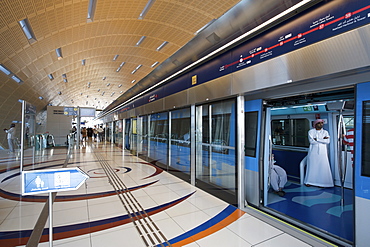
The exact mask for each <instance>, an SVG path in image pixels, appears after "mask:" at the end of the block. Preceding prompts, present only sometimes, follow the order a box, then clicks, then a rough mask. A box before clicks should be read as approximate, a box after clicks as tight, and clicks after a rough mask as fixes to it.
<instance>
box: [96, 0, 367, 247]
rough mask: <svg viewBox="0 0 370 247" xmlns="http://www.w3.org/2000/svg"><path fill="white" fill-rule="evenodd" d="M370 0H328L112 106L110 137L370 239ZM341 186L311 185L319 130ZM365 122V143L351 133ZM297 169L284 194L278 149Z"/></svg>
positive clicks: (264, 206) (189, 177)
mask: <svg viewBox="0 0 370 247" xmlns="http://www.w3.org/2000/svg"><path fill="white" fill-rule="evenodd" d="M369 23H370V5H369V2H368V1H359V0H358V1H357V0H355V1H348V0H333V1H322V2H320V3H318V4H317V5H314V6H312V7H311V8H310V9H308V10H306V11H304V12H302V13H299V14H297V15H295V16H294V17H291V18H289V19H288V20H285V21H284V22H282V23H280V24H278V25H276V26H273V27H271V28H269V29H267V30H265V31H264V32H262V33H259V34H258V35H255V36H254V37H252V38H250V39H248V40H245V41H243V42H241V43H240V44H238V45H237V46H233V47H231V48H229V49H226V48H225V49H224V50H222V51H221V52H220V53H218V54H216V55H214V56H213V57H210V58H209V59H207V60H205V61H204V62H203V63H201V64H197V65H195V66H194V67H190V68H189V69H187V70H185V71H183V72H181V73H179V74H177V75H176V76H173V77H171V78H170V79H168V81H166V83H161V84H160V85H159V86H158V87H156V88H154V89H153V90H152V91H150V92H148V93H146V94H143V95H141V96H140V97H137V98H135V99H133V100H132V101H129V102H128V103H124V104H122V105H120V106H119V107H118V108H115V109H114V110H112V111H107V112H105V113H103V114H102V116H101V118H102V119H103V121H104V123H105V128H106V130H107V131H106V133H107V140H108V141H111V142H112V143H115V144H116V145H119V146H122V148H123V149H127V150H130V151H131V152H132V153H133V154H135V155H138V156H139V157H142V158H143V159H145V160H147V161H148V162H151V163H152V164H154V165H156V166H158V167H160V168H162V169H164V170H166V171H168V172H170V173H172V174H174V175H176V176H178V177H180V178H181V179H184V180H186V181H188V182H189V183H191V184H193V185H195V186H197V187H199V188H202V189H204V190H206V191H208V192H209V193H211V194H213V195H215V196H217V197H219V198H221V199H223V200H225V201H227V202H229V203H230V204H234V205H236V206H237V207H239V208H241V209H244V208H245V207H246V206H251V207H253V208H256V209H258V210H261V211H263V212H265V213H268V214H271V215H273V216H275V217H276V218H279V219H281V220H283V221H285V222H288V223H290V224H291V225H294V226H297V227H299V228H301V229H304V230H306V231H308V232H311V233H314V234H315V235H317V236H319V237H321V238H323V239H326V240H328V241H329V242H332V243H335V244H338V245H342V246H352V245H354V246H366V245H367V243H368V242H369V241H370V234H368V226H369V222H370V215H369V214H368V209H369V208H370V153H369V152H368V150H369V148H368V146H369V145H370V133H369V131H370V66H369V64H370V42H369V40H370V24H369ZM319 118H320V119H323V120H324V129H326V130H327V131H328V132H329V133H330V144H329V145H328V157H329V162H330V166H331V167H330V168H331V172H332V175H333V179H334V184H335V186H334V187H331V188H319V187H315V186H311V187H306V186H305V185H304V184H303V179H304V176H305V173H306V166H307V164H306V162H305V157H306V155H307V152H308V147H309V142H308V137H307V132H308V131H309V130H310V128H312V123H313V121H314V120H315V119H319ZM351 129H354V133H355V134H354V151H351V150H350V149H349V147H348V145H347V144H346V143H345V142H343V137H344V136H345V134H346V132H347V131H348V130H351ZM272 154H273V155H274V158H275V161H276V163H277V164H278V165H279V166H281V167H282V168H283V169H284V170H285V171H286V173H287V176H288V182H287V184H286V185H285V188H284V191H285V192H286V194H285V195H284V196H283V197H281V196H278V195H276V194H275V193H273V191H272V190H271V185H270V166H271V157H272Z"/></svg>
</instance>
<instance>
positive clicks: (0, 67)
mask: <svg viewBox="0 0 370 247" xmlns="http://www.w3.org/2000/svg"><path fill="white" fill-rule="evenodd" d="M0 70H1V71H2V72H3V73H5V74H6V75H10V74H11V73H12V72H10V70H8V69H7V68H6V67H5V66H4V65H2V64H0Z"/></svg>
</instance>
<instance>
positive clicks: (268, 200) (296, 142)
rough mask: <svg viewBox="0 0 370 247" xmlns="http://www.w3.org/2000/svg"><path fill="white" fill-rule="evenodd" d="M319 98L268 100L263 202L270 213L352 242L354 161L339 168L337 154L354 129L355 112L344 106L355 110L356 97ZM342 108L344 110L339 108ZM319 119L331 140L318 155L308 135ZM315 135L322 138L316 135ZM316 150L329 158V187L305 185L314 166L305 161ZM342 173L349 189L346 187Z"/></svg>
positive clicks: (346, 241) (349, 154) (315, 230)
mask: <svg viewBox="0 0 370 247" xmlns="http://www.w3.org/2000/svg"><path fill="white" fill-rule="evenodd" d="M352 92H353V90H352ZM343 97H347V98H343ZM313 98H315V97H313ZM320 99H321V98H320V97H319V96H317V101H311V102H309V103H307V99H305V98H303V97H302V98H299V97H297V98H295V99H294V100H291V99H289V98H284V99H280V100H273V101H271V102H269V101H267V104H266V105H269V107H266V121H265V138H264V139H265V142H264V143H265V152H264V156H263V157H264V162H263V167H264V188H263V196H262V198H261V199H262V200H263V206H264V207H265V209H267V211H269V212H271V213H273V214H277V215H279V216H280V217H281V218H283V219H285V220H287V221H290V222H293V223H294V224H297V225H299V226H300V227H302V228H305V229H308V230H310V231H312V232H314V233H315V234H318V235H321V236H323V237H325V238H327V239H331V240H333V241H336V242H345V243H353V240H354V239H353V233H354V230H353V227H354V225H353V188H352V179H351V176H349V175H348V174H350V173H351V172H352V171H351V168H352V165H351V163H350V164H346V162H347V160H348V162H351V158H348V159H346V161H344V160H343V163H341V162H340V158H339V157H341V155H338V154H339V153H341V154H342V153H343V152H347V149H346V148H344V146H345V145H347V144H346V143H344V141H343V140H342V136H343V135H344V134H345V130H348V131H349V130H351V129H352V128H353V123H354V111H353V108H351V107H348V109H347V108H344V107H343V106H344V105H348V106H350V105H352V106H353V93H352V95H351V97H349V98H348V94H346V95H340V94H338V95H335V96H333V97H332V98H331V100H330V101H328V100H326V101H325V100H323V101H321V100H320ZM322 99H323V98H322ZM345 103H347V104H345ZM338 105H340V106H341V107H339V108H338ZM317 119H322V120H323V129H324V130H326V131H327V132H328V135H329V137H328V139H327V138H325V139H327V140H328V142H327V143H329V144H322V145H324V149H320V150H319V149H314V147H317V146H313V145H316V144H312V147H310V145H311V144H310V141H309V138H308V132H309V131H311V130H314V129H315V128H313V125H315V124H316V121H315V120H317ZM320 121H321V120H320ZM339 123H344V126H343V128H339V127H340V126H341V125H338V124H339ZM344 129H345V130H344ZM321 132H322V131H320V133H321ZM310 133H311V132H310ZM315 135H319V134H318V133H317V132H315ZM314 138H316V140H315V143H317V142H318V141H320V140H318V139H319V138H318V137H317V136H315V137H314ZM311 140H312V139H311ZM311 143H313V142H312V141H311ZM311 149H312V151H310V150H311ZM314 151H315V152H317V153H315V155H317V156H320V157H326V158H327V159H328V161H329V163H327V169H328V171H329V172H328V173H329V176H330V179H329V180H330V181H331V183H332V184H331V185H316V184H314V185H312V184H310V183H309V182H307V180H305V178H306V175H307V169H308V167H309V165H310V163H309V164H308V162H307V160H308V158H307V157H308V154H309V152H314ZM347 155H348V156H349V157H350V156H351V155H352V154H351V153H350V152H347V153H346V154H345V155H344V156H347ZM310 157H311V156H310ZM310 159H311V160H312V159H313V158H310ZM320 159H321V158H320ZM339 164H341V165H339ZM311 167H312V166H311ZM344 167H346V169H344ZM311 169H312V168H311ZM344 170H346V174H344V177H345V181H343V184H344V185H345V186H342V183H341V178H342V173H343V171H344ZM323 173H324V168H323V167H320V171H319V173H318V174H319V175H317V176H319V177H320V176H321V174H323Z"/></svg>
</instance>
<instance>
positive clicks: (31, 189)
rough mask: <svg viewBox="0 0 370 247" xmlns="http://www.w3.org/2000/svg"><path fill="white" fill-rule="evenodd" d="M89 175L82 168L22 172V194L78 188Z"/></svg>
mask: <svg viewBox="0 0 370 247" xmlns="http://www.w3.org/2000/svg"><path fill="white" fill-rule="evenodd" d="M88 178H89V176H88V175H87V174H86V173H84V172H83V171H82V170H81V169H80V168H78V167H74V168H60V169H50V170H33V171H23V172H22V195H32V194H40V193H48V192H60V191H68V190H77V189H78V188H79V187H80V186H81V185H82V184H83V183H84V182H85V181H86V180H87V179H88Z"/></svg>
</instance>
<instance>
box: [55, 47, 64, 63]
mask: <svg viewBox="0 0 370 247" xmlns="http://www.w3.org/2000/svg"><path fill="white" fill-rule="evenodd" d="M55 53H56V54H57V58H58V60H61V59H62V58H63V55H62V48H60V47H59V48H57V49H55Z"/></svg>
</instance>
